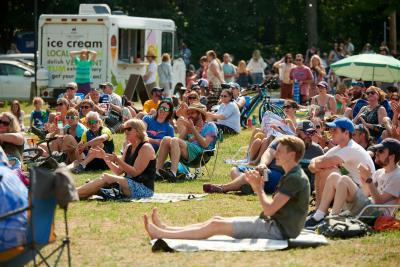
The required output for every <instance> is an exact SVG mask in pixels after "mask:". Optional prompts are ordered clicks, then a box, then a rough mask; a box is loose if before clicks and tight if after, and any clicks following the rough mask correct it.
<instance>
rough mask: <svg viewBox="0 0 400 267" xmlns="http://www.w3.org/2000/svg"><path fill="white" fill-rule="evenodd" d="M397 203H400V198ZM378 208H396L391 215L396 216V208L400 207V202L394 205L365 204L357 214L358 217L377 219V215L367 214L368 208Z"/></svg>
mask: <svg viewBox="0 0 400 267" xmlns="http://www.w3.org/2000/svg"><path fill="white" fill-rule="evenodd" d="M397 203H400V200H398V201H397ZM378 208H394V210H393V213H392V214H391V215H393V216H395V215H396V210H398V209H399V208H400V204H393V205H388V204H369V205H367V206H365V207H364V208H363V209H362V210H361V211H360V213H359V214H357V215H356V219H359V220H361V219H375V218H376V215H367V214H365V213H366V211H367V210H371V209H378Z"/></svg>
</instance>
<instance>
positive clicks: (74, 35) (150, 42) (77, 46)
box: [37, 4, 176, 103]
mask: <svg viewBox="0 0 400 267" xmlns="http://www.w3.org/2000/svg"><path fill="white" fill-rule="evenodd" d="M38 26H39V35H38V41H39V42H38V48H39V51H38V72H37V81H38V92H37V94H38V95H40V96H41V97H43V98H44V99H45V100H47V101H48V102H50V103H52V102H54V101H55V99H56V98H57V96H58V95H59V94H60V93H62V92H63V91H64V90H65V86H66V85H67V84H68V83H69V82H71V81H74V80H75V73H76V72H75V65H74V64H73V59H71V57H70V54H69V52H70V51H77V50H81V49H88V50H94V51H96V52H97V56H96V61H95V62H94V64H93V66H92V73H91V78H92V82H93V84H92V87H97V86H98V85H99V84H100V83H103V82H106V81H110V82H112V83H113V84H114V87H115V90H116V92H117V93H119V94H122V93H123V91H124V89H125V86H126V83H127V81H128V79H129V76H130V75H131V74H138V75H144V74H145V72H146V68H147V66H148V63H147V62H146V59H145V55H146V53H147V52H148V51H152V52H153V53H155V54H156V55H157V59H156V61H157V64H158V63H160V61H161V55H162V54H163V53H169V54H170V55H171V58H173V56H174V47H175V45H176V41H175V40H176V38H175V32H176V27H175V23H174V21H172V20H168V19H156V18H142V17H132V16H126V15H123V14H118V13H112V12H111V11H110V8H109V7H108V6H107V5H105V4H81V5H80V7H79V14H74V15H71V14H68V15H46V14H43V15H41V16H40V18H39V25H38Z"/></svg>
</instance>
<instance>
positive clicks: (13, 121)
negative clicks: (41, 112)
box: [0, 112, 21, 133]
mask: <svg viewBox="0 0 400 267" xmlns="http://www.w3.org/2000/svg"><path fill="white" fill-rule="evenodd" d="M3 116H6V117H7V118H8V119H9V120H10V125H8V132H9V133H18V132H20V131H21V127H20V126H19V122H18V119H17V117H15V116H14V114H12V113H11V112H1V113H0V118H2V117H3Z"/></svg>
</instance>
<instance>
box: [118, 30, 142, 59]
mask: <svg viewBox="0 0 400 267" xmlns="http://www.w3.org/2000/svg"><path fill="white" fill-rule="evenodd" d="M132 57H133V59H135V58H140V59H141V61H143V60H144V30H132V29H119V42H118V59H119V60H120V61H123V62H126V63H129V62H131V58H132Z"/></svg>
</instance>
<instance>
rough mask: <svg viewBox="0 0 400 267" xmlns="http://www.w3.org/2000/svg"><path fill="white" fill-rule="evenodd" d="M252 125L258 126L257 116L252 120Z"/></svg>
mask: <svg viewBox="0 0 400 267" xmlns="http://www.w3.org/2000/svg"><path fill="white" fill-rule="evenodd" d="M251 124H252V125H254V126H256V125H257V119H256V116H255V115H253V119H252V120H251Z"/></svg>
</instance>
